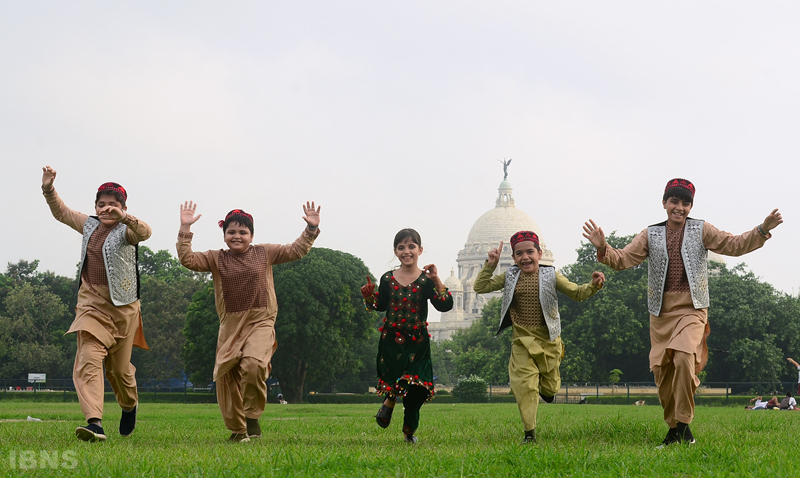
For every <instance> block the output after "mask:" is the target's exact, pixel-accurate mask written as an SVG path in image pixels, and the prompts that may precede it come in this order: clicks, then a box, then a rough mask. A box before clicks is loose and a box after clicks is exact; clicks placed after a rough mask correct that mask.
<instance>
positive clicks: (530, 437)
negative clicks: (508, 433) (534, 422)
mask: <svg viewBox="0 0 800 478" xmlns="http://www.w3.org/2000/svg"><path fill="white" fill-rule="evenodd" d="M529 443H536V430H531V431H529V432H525V438H523V439H522V444H523V445H527V444H529Z"/></svg>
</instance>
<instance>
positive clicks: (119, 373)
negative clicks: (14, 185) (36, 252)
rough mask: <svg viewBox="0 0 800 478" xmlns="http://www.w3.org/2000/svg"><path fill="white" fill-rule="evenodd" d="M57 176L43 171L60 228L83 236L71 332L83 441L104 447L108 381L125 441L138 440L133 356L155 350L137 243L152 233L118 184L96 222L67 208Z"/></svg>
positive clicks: (107, 192) (98, 202)
mask: <svg viewBox="0 0 800 478" xmlns="http://www.w3.org/2000/svg"><path fill="white" fill-rule="evenodd" d="M55 179H56V170H55V169H53V168H51V167H50V166H45V167H43V168H42V193H43V194H44V197H45V199H46V200H47V205H48V206H50V212H51V213H52V214H53V217H55V218H56V219H57V220H58V221H60V222H62V223H64V224H66V225H67V226H69V227H71V228H72V229H75V230H76V231H78V232H80V233H82V234H83V243H82V245H81V261H80V265H79V266H78V270H79V271H80V277H79V279H78V280H79V284H80V286H79V289H78V304H77V306H76V307H75V320H74V321H73V322H72V325H71V326H70V328H69V330H68V331H67V333H68V334H69V333H73V332H74V333H75V334H76V335H77V338H78V350H77V352H76V354H75V366H74V368H73V370H72V380H73V382H74V384H75V391H76V392H77V393H78V401H79V402H80V404H81V411H82V412H83V415H84V417H85V418H86V421H87V422H88V424H87V425H84V426H80V427H78V428H77V429H76V430H75V435H77V437H78V438H80V439H81V440H84V441H92V442H93V441H104V440H105V439H106V434H105V431H104V430H103V423H102V420H103V398H104V388H105V384H104V379H103V366H104V365H105V368H106V373H105V377H106V378H108V381H109V383H111V388H112V389H113V390H114V396H115V397H116V398H117V403H118V404H119V406H120V407H122V418H121V419H120V422H119V434H120V435H121V436H123V437H127V436H129V435H130V434H131V433H133V429H134V428H135V427H136V410H137V407H138V403H139V393H138V390H137V388H136V376H135V374H136V367H134V366H133V364H131V350H132V349H133V347H139V348H142V349H145V350H150V349H149V347H148V346H147V342H146V341H145V339H144V333H143V331H142V314H141V309H140V306H139V269H138V267H137V266H138V244H139V242H141V241H144V240H146V239H147V238H149V237H150V234H151V231H150V226H148V225H147V224H145V223H144V222H142V221H140V220H139V219H137V218H135V217H133V216H132V215H130V214H128V206H127V201H128V193H127V191H125V188H123V187H122V186H120V185H119V184H117V183H103V184H101V185H100V187H99V188H98V189H97V193H96V194H95V200H94V212H95V215H94V216H87V215H86V214H83V213H80V212H78V211H73V210H72V209H70V208H68V207H67V206H66V205H65V204H64V201H62V200H61V198H60V197H59V196H58V193H56V189H55V187H53V183H54V181H55Z"/></svg>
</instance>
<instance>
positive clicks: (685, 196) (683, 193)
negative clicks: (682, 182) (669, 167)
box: [662, 187, 694, 204]
mask: <svg viewBox="0 0 800 478" xmlns="http://www.w3.org/2000/svg"><path fill="white" fill-rule="evenodd" d="M669 198H678V199H680V200H681V201H683V202H688V203H689V204H694V198H693V197H692V193H691V192H690V191H689V190H688V189H686V188H681V187H675V188H669V189H667V190H666V191H664V198H663V199H662V201H664V202H666V201H667V199H669Z"/></svg>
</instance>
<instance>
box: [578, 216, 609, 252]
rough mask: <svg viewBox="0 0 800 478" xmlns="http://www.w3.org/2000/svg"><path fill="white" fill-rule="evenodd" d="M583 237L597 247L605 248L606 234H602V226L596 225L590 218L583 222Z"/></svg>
mask: <svg viewBox="0 0 800 478" xmlns="http://www.w3.org/2000/svg"><path fill="white" fill-rule="evenodd" d="M583 231H584V232H583V237H585V238H586V239H589V242H591V243H592V245H594V247H596V248H598V249H605V248H606V244H607V242H606V235H605V234H603V228H601V227H598V225H597V224H595V223H594V221H592V220H591V219H589V222H586V223H584V224H583Z"/></svg>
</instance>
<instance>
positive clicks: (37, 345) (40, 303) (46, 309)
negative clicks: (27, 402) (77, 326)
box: [0, 282, 72, 377]
mask: <svg viewBox="0 0 800 478" xmlns="http://www.w3.org/2000/svg"><path fill="white" fill-rule="evenodd" d="M4 304H5V313H6V316H5V317H2V318H0V343H2V346H0V348H2V351H0V353H2V354H4V355H5V357H4V358H5V360H4V361H3V364H2V365H1V366H0V373H2V374H3V375H4V376H20V377H21V376H23V375H24V374H25V373H26V372H31V371H35V372H43V373H47V374H48V375H50V376H51V377H63V376H68V375H69V371H70V370H71V368H72V367H71V361H70V360H69V357H68V356H66V354H67V353H68V351H69V349H68V347H66V340H65V338H64V332H65V331H66V330H67V328H68V326H69V323H70V320H69V315H68V313H67V309H66V307H65V306H64V304H63V303H62V302H61V299H59V298H58V296H56V295H55V294H52V293H50V292H49V291H48V290H47V287H45V286H41V285H31V284H28V283H24V282H23V283H20V284H19V285H17V286H15V287H14V288H13V289H11V291H10V292H9V293H8V295H7V296H6V299H5V302H4Z"/></svg>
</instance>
